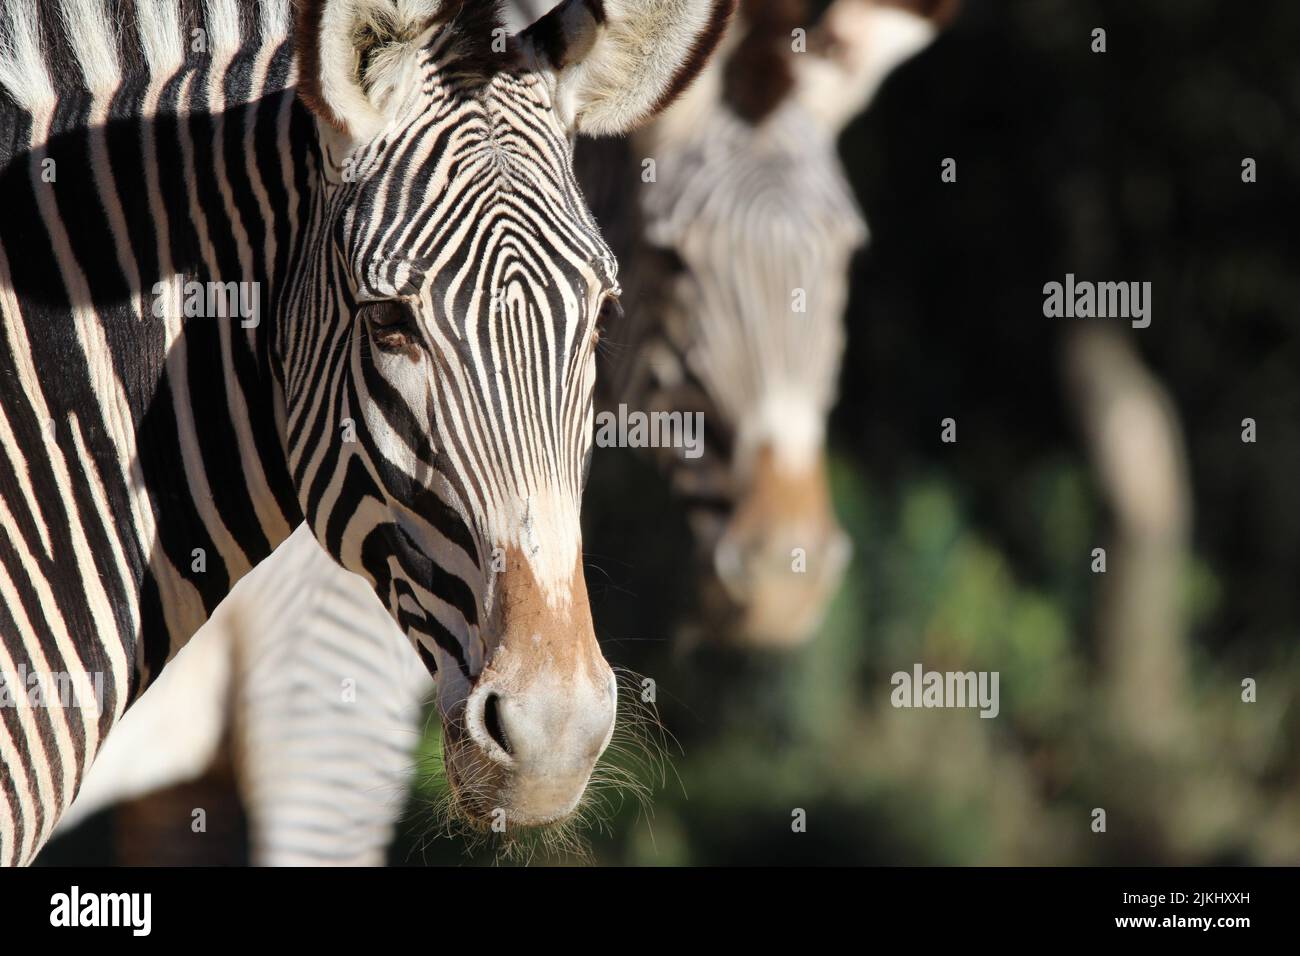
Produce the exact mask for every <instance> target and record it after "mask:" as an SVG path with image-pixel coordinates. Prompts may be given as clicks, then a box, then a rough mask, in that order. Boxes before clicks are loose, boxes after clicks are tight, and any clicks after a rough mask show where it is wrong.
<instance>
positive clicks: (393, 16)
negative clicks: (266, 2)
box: [298, 0, 444, 140]
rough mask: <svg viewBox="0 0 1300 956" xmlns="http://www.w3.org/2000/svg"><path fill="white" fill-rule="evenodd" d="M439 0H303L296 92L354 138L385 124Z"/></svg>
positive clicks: (299, 21) (407, 77)
mask: <svg viewBox="0 0 1300 956" xmlns="http://www.w3.org/2000/svg"><path fill="white" fill-rule="evenodd" d="M443 5H444V4H443V3H442V0H299V2H298V37H299V39H298V72H299V79H298V95H299V96H300V97H301V98H302V100H303V102H304V103H306V104H307V106H308V108H309V109H311V111H312V112H313V113H315V114H316V115H317V116H318V117H320V118H321V119H322V120H323V121H325V122H326V123H328V124H329V125H330V126H332V127H334V129H336V130H338V131H339V132H340V133H342V134H343V135H344V136H346V137H348V138H349V139H352V140H359V139H367V138H369V137H370V136H373V135H374V134H375V133H377V132H379V130H381V129H382V128H383V126H384V120H385V114H384V110H385V108H386V107H387V106H388V105H389V101H390V99H391V98H392V94H393V91H394V90H395V89H397V88H399V87H400V86H401V85H402V82H403V80H406V79H410V78H411V77H413V76H414V69H415V65H416V60H417V54H418V52H419V41H420V40H421V39H423V38H424V34H425V33H426V32H427V31H428V30H429V29H430V27H431V26H432V25H433V21H434V18H435V16H436V15H437V14H438V12H439V8H440V7H442V6H443Z"/></svg>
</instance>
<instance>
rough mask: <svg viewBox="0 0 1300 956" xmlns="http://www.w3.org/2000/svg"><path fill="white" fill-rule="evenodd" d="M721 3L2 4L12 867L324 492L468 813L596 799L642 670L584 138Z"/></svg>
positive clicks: (663, 68) (3, 583)
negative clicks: (588, 477)
mask: <svg viewBox="0 0 1300 956" xmlns="http://www.w3.org/2000/svg"><path fill="white" fill-rule="evenodd" d="M732 6H733V4H732V2H731V0H567V2H566V3H564V4H563V5H562V6H560V7H557V8H556V10H555V11H553V12H552V14H551V15H548V16H547V17H545V18H543V19H542V20H540V21H539V22H538V23H537V24H535V25H534V26H533V27H532V28H530V29H529V30H528V31H525V32H523V33H519V34H515V35H511V34H509V33H508V31H506V29H505V28H504V27H503V26H502V25H501V22H500V18H499V15H498V12H497V10H496V7H495V5H494V4H492V3H486V2H476V0H309V2H302V3H300V4H298V5H297V7H296V9H294V10H291V9H290V5H289V3H288V2H287V0H270V2H263V3H257V4H254V3H251V2H239V0H206V2H194V0H135V2H134V3H131V4H125V5H122V6H121V7H117V8H114V9H112V10H110V9H109V8H107V7H106V6H105V5H104V4H103V3H102V2H101V0H60V2H56V3H55V2H52V3H37V2H34V0H13V2H10V3H7V4H6V5H5V7H4V9H3V13H0V90H2V91H3V93H0V196H3V199H4V205H5V215H4V217H3V218H2V219H0V316H2V317H3V329H4V337H3V341H0V371H2V372H3V373H4V374H2V375H0V635H2V637H3V640H2V641H0V674H3V675H4V676H5V691H6V694H7V696H6V698H5V699H6V700H7V701H8V705H7V706H4V707H0V764H3V766H4V767H5V771H4V773H3V774H2V775H0V863H3V864H15V863H17V864H22V863H27V862H29V861H30V860H31V859H32V857H33V856H34V855H35V853H36V852H37V851H38V850H39V849H40V847H41V846H42V845H43V844H44V842H45V841H46V839H47V838H48V836H49V834H50V832H51V830H52V829H53V827H54V825H55V823H56V822H57V820H58V817H59V815H60V814H61V813H62V811H63V810H64V808H65V807H66V806H67V805H68V803H69V802H70V801H71V800H72V798H73V796H74V795H75V794H76V791H77V789H78V787H79V785H80V783H81V781H82V779H83V778H84V775H85V773H86V770H87V768H88V767H89V766H90V764H91V763H92V761H93V760H94V759H95V756H96V754H97V752H98V751H99V748H100V745H101V743H102V742H103V740H104V739H105V737H106V736H107V734H108V732H109V730H110V729H111V728H112V727H113V725H114V724H115V723H116V722H117V720H118V719H120V717H121V716H122V714H123V712H124V711H125V710H126V708H127V707H128V706H129V705H130V704H131V703H132V702H133V701H134V700H135V699H136V698H138V697H139V695H140V694H141V693H142V692H144V691H145V690H146V689H147V688H148V687H149V685H150V684H151V683H153V681H154V680H155V679H156V678H157V677H158V676H159V673H160V672H161V670H162V668H163V666H164V664H165V663H166V662H167V661H168V660H170V659H171V658H172V657H173V656H175V655H176V653H177V652H178V651H179V650H180V649H181V648H182V647H183V646H184V645H185V644H186V642H187V641H188V640H189V639H190V637H191V636H192V635H193V634H194V632H195V631H197V630H198V628H199V627H200V626H201V625H202V624H203V622H204V621H205V620H206V619H207V618H208V616H209V615H210V614H211V613H212V612H213V610H214V609H215V608H216V607H217V605H218V604H219V602H220V601H221V599H222V598H224V597H225V596H226V594H227V593H228V592H229V590H230V589H231V587H232V586H233V585H234V584H235V583H236V582H237V581H238V580H239V579H240V578H242V577H243V576H244V575H245V574H246V573H247V572H248V571H249V570H251V569H252V568H253V567H254V566H256V565H257V564H258V563H259V562H260V561H261V560H262V559H264V558H265V557H266V556H267V555H268V554H269V553H270V552H271V551H272V549H273V548H274V547H275V546H276V545H277V544H279V543H280V542H282V541H283V540H284V539H285V538H287V537H288V536H289V535H290V533H291V531H292V530H293V529H294V528H295V527H297V526H298V525H299V524H301V523H303V522H304V521H305V522H306V524H307V526H308V527H309V529H310V531H311V533H312V535H313V536H314V538H315V539H316V540H317V541H318V542H319V543H320V544H321V545H322V546H323V547H324V549H325V551H326V552H328V554H329V555H330V556H331V558H333V559H334V560H336V561H337V562H339V564H341V565H342V566H343V567H344V568H347V569H348V570H349V571H351V572H354V573H356V574H358V575H360V576H361V577H362V578H364V579H365V581H366V583H367V584H368V585H369V586H370V587H371V588H372V589H373V591H374V593H375V594H376V595H377V596H378V598H379V600H380V601H381V602H382V604H383V605H384V607H385V608H386V609H387V611H388V613H389V614H390V615H391V617H392V618H393V620H394V621H395V622H396V623H397V625H398V626H399V627H400V628H401V630H402V631H404V632H405V634H406V635H407V637H408V639H409V640H410V641H411V642H412V646H413V647H414V649H415V652H416V653H417V654H418V656H419V657H420V659H421V661H422V662H423V664H424V665H425V667H426V668H427V669H428V670H429V671H430V672H437V674H438V676H439V680H438V692H437V707H438V710H439V713H440V715H441V717H442V720H443V722H444V724H445V727H446V737H447V740H448V752H447V771H448V775H449V778H450V781H451V785H452V787H453V789H454V791H455V792H456V793H457V796H458V801H459V804H460V806H461V808H462V810H463V812H464V813H465V814H466V815H467V816H468V817H469V818H471V819H473V820H476V821H479V822H481V823H482V824H483V825H486V824H487V821H488V820H489V818H491V819H492V820H493V821H494V822H495V821H496V820H504V821H506V822H508V823H509V825H511V826H518V827H530V826H545V825H547V824H550V823H552V822H555V821H558V820H561V819H563V818H565V817H567V816H568V815H569V814H570V813H571V812H572V811H573V810H574V808H575V806H576V804H577V803H578V801H579V799H580V798H581V796H582V794H583V791H584V788H585V785H586V782H587V779H588V777H589V775H590V772H591V769H592V766H593V764H594V762H595V760H596V759H597V757H598V756H599V754H600V753H601V752H602V751H603V749H604V748H605V746H606V744H607V743H608V740H609V738H610V735H611V733H612V730H613V717H614V712H615V707H616V697H617V691H616V687H615V682H614V677H613V673H612V671H611V670H610V667H609V665H608V664H607V663H606V661H605V659H604V657H603V655H602V654H601V651H600V647H599V645H598V643H597V641H596V639H595V635H594V632H593V629H592V625H591V616H590V609H589V607H588V602H587V596H586V588H585V583H584V580H583V572H582V567H581V564H580V554H581V540H580V538H581V533H580V529H579V525H578V509H579V499H580V495H581V489H582V485H583V483H584V482H585V473H586V463H587V461H588V456H589V452H590V447H591V442H590V422H591V418H592V415H593V411H592V408H593V400H592V393H593V389H594V377H595V362H594V345H595V342H596V341H597V339H598V337H599V334H600V331H601V322H602V319H603V318H605V317H607V316H608V315H609V314H610V312H611V309H613V308H615V303H616V301H617V298H616V297H617V294H618V291H619V290H618V285H617V266H616V263H615V261H614V259H613V256H612V254H611V251H610V249H609V247H608V245H607V244H606V243H605V242H604V240H603V238H602V237H601V235H600V233H599V230H598V228H597V227H596V224H595V222H594V220H593V219H592V217H591V215H590V213H589V211H588V210H587V208H586V206H585V204H584V202H583V199H582V197H581V194H580V192H579V190H578V187H577V184H576V182H575V180H574V176H573V171H572V165H571V137H572V136H573V135H574V134H577V133H588V134H593V135H603V134H617V133H621V132H625V131H627V130H629V129H631V128H633V127H634V126H636V125H637V124H639V123H641V122H644V121H646V120H648V119H650V118H651V117H653V115H654V114H655V113H657V112H658V111H660V110H661V109H663V108H664V107H666V106H667V105H668V104H669V103H670V102H671V101H672V99H674V98H675V97H676V96H677V95H678V94H680V93H681V91H682V90H683V89H684V88H685V87H686V86H687V85H689V83H690V81H691V80H692V79H693V78H694V76H695V74H696V73H698V71H699V70H700V68H701V67H702V66H703V64H704V62H705V61H706V60H707V58H708V56H709V55H710V54H711V52H712V50H713V48H714V46H715V45H716V43H717V41H718V39H719V38H720V36H721V34H722V32H723V29H724V28H725V25H726V23H727V21H728V19H729V17H730V15H731V13H732ZM192 287H197V289H198V290H199V293H198V294H196V295H195V294H191V291H190V290H191V288H192ZM232 288H235V289H236V292H238V294H236V292H232V291H231V289H232ZM245 288H247V289H248V290H249V291H248V294H247V295H245V294H244V293H243V292H242V291H239V290H243V289H245ZM204 289H206V290H207V299H208V303H207V304H208V307H209V308H208V309H205V308H204V295H203V290H204ZM214 290H215V297H216V298H217V300H218V307H217V308H216V309H215V310H214V311H216V312H217V315H215V316H214V315H209V314H205V313H206V312H207V311H208V310H209V309H211V306H212V302H211V300H212V298H213V297H214ZM227 296H228V297H229V298H228V299H226V301H227V302H228V305H227V306H226V307H221V305H220V303H221V301H222V300H223V298H224V297H227ZM236 301H237V302H238V304H239V305H240V306H241V308H239V320H238V321H236V320H235V319H234V318H233V316H231V315H230V311H231V310H233V309H234V307H235V304H236ZM245 302H246V303H247V304H248V305H250V306H251V307H250V308H248V309H247V310H245V309H243V308H242V305H243V304H245ZM178 313H179V314H178ZM33 678H35V683H34V684H32V685H31V690H30V691H29V692H27V693H24V691H28V686H27V685H28V684H30V683H31V681H32V680H33ZM51 683H55V684H58V685H59V686H61V687H71V688H73V690H74V691H75V693H74V694H73V695H72V697H70V698H68V700H67V703H68V704H69V705H68V706H63V705H59V706H55V702H54V701H52V700H51V699H50V698H49V697H48V696H47V695H45V694H44V693H43V692H42V688H43V687H48V686H49V685H50V684H51ZM14 690H17V691H18V693H17V694H15V693H12V692H13V691H14Z"/></svg>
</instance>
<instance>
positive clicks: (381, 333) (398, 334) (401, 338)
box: [358, 299, 416, 351]
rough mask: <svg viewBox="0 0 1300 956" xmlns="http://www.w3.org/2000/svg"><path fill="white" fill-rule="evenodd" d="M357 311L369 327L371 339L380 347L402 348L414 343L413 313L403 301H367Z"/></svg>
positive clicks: (395, 349)
mask: <svg viewBox="0 0 1300 956" xmlns="http://www.w3.org/2000/svg"><path fill="white" fill-rule="evenodd" d="M358 311H359V312H360V314H361V316H362V317H363V318H364V319H365V321H366V324H367V325H368V326H369V327H370V337H371V339H373V340H374V343H375V344H376V345H377V346H379V347H380V348H381V349H390V350H394V351H397V350H404V349H407V348H409V347H410V346H412V345H414V344H415V342H416V334H415V325H414V315H413V314H412V313H411V309H410V307H409V306H408V305H407V304H406V303H405V302H399V301H397V300H396V299H384V300H382V301H380V302H367V303H365V304H364V305H363V306H361V308H360V310H358Z"/></svg>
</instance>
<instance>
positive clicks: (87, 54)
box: [61, 0, 122, 93]
mask: <svg viewBox="0 0 1300 956" xmlns="http://www.w3.org/2000/svg"><path fill="white" fill-rule="evenodd" d="M61 10H62V12H63V29H64V32H65V33H66V34H67V37H68V43H69V44H70V45H71V46H72V50H73V53H75V54H76V57H77V62H78V63H79V64H80V65H81V72H82V75H83V76H84V77H85V79H86V88H87V89H89V90H92V91H94V92H96V93H107V92H111V91H113V90H115V89H117V86H118V84H119V83H120V82H121V79H122V72H121V66H120V64H119V63H118V61H117V44H116V40H115V37H114V32H115V31H114V28H113V21H112V20H110V19H109V17H108V14H107V13H106V11H105V10H104V5H103V4H102V3H101V2H99V0H63V3H62V5H61Z"/></svg>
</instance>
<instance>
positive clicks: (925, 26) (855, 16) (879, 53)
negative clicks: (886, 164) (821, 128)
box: [794, 0, 959, 131]
mask: <svg viewBox="0 0 1300 956" xmlns="http://www.w3.org/2000/svg"><path fill="white" fill-rule="evenodd" d="M958 6H959V0H834V2H833V3H832V4H831V5H830V7H829V9H827V11H826V13H825V14H824V15H823V17H822V19H821V21H820V22H819V23H818V24H817V26H816V27H815V28H814V30H813V31H812V33H811V35H810V36H809V37H808V52H807V53H806V54H802V55H798V56H796V57H795V58H794V60H795V72H796V77H797V86H796V90H797V95H798V96H799V98H800V100H801V101H802V102H803V103H804V105H805V106H806V107H807V108H808V109H809V110H811V111H812V112H813V113H814V114H815V115H817V116H819V117H821V119H822V120H823V121H824V122H825V123H826V124H827V126H828V127H829V128H830V129H832V130H835V131H838V130H840V129H841V128H843V127H844V126H845V125H847V124H848V122H849V120H851V119H853V117H854V116H856V115H857V114H858V113H860V112H861V111H862V110H863V109H865V108H866V106H867V104H868V103H870V102H871V99H872V97H874V96H875V95H876V91H877V90H878V89H879V88H880V84H881V83H882V82H884V79H885V77H886V76H888V75H889V74H890V72H891V71H892V70H893V69H894V68H895V67H896V66H898V65H899V64H900V63H902V62H903V61H904V60H906V59H908V58H909V57H911V56H913V55H914V54H916V53H919V52H920V51H921V50H922V49H924V48H925V47H926V46H927V45H928V44H929V43H930V41H931V40H933V39H934V37H935V36H936V34H937V33H938V31H939V28H940V27H941V26H942V25H943V24H945V23H947V21H948V20H950V19H951V18H952V16H953V14H954V13H955V12H956V9H957V7H958Z"/></svg>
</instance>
